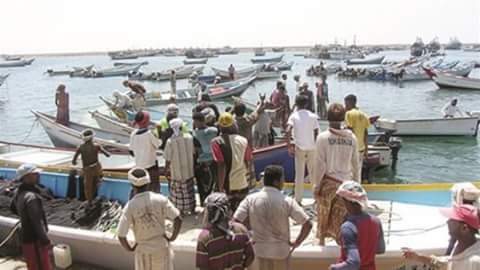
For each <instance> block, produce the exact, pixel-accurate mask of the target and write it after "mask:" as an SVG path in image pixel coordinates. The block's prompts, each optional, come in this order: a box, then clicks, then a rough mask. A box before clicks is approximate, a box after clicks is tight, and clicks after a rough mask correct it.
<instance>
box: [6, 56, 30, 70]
mask: <svg viewBox="0 0 480 270" xmlns="http://www.w3.org/2000/svg"><path fill="white" fill-rule="evenodd" d="M33 61H35V58H30V59H21V60H17V61H5V62H0V68H11V67H24V66H29V65H31V64H32V63H33Z"/></svg>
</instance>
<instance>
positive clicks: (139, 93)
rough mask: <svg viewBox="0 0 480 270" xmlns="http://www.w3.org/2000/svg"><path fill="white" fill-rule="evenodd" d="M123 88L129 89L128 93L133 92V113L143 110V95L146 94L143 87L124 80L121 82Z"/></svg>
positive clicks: (144, 104)
mask: <svg viewBox="0 0 480 270" xmlns="http://www.w3.org/2000/svg"><path fill="white" fill-rule="evenodd" d="M123 86H125V87H126V88H128V89H130V91H132V92H133V98H132V105H133V109H134V110H135V111H137V112H138V111H140V110H141V109H143V108H145V106H146V103H145V94H146V93H147V90H146V89H145V87H143V85H141V84H140V83H137V82H133V81H129V80H125V81H123Z"/></svg>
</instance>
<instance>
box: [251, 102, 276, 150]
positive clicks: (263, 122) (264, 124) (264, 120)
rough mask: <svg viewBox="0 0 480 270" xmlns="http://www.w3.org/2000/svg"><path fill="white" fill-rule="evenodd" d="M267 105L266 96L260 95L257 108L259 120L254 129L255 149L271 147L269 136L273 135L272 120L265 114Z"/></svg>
mask: <svg viewBox="0 0 480 270" xmlns="http://www.w3.org/2000/svg"><path fill="white" fill-rule="evenodd" d="M266 106H267V104H266V103H265V95H260V102H259V105H258V108H257V111H258V120H257V122H256V124H255V126H254V127H253V148H254V149H255V148H262V147H267V146H269V136H270V134H271V131H270V129H271V126H272V119H271V118H270V115H268V113H267V112H265V109H266Z"/></svg>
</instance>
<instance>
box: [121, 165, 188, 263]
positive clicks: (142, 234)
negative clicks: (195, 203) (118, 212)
mask: <svg viewBox="0 0 480 270" xmlns="http://www.w3.org/2000/svg"><path fill="white" fill-rule="evenodd" d="M128 180H129V181H130V183H131V185H132V190H133V194H134V195H133V197H132V198H131V199H130V200H129V201H128V203H127V204H126V205H125V207H124V208H123V212H122V216H121V217H120V221H119V224H118V231H117V233H118V240H119V241H120V244H121V245H122V247H123V248H124V249H125V250H127V251H129V252H134V253H135V270H149V269H156V270H157V269H158V270H173V250H172V248H171V245H170V243H171V242H173V241H175V239H176V238H177V236H178V233H179V232H180V228H181V226H182V219H181V217H180V213H179V211H178V210H177V209H176V208H175V206H173V204H172V203H171V202H170V201H169V200H168V199H167V198H166V197H164V196H163V195H161V194H157V193H154V192H150V189H149V186H150V177H149V174H148V172H147V171H146V170H144V169H141V168H133V169H131V170H130V171H129V172H128ZM166 219H168V220H170V221H173V232H172V234H171V236H167V234H166V230H165V227H166V222H165V220H166ZM130 228H131V229H132V231H133V235H134V237H135V244H134V245H133V246H132V245H130V243H129V242H128V240H127V234H128V231H129V229H130Z"/></svg>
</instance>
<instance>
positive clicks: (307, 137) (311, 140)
mask: <svg viewBox="0 0 480 270" xmlns="http://www.w3.org/2000/svg"><path fill="white" fill-rule="evenodd" d="M287 125H289V126H291V127H292V128H293V139H294V141H295V146H296V147H298V148H300V149H301V150H304V151H308V150H313V149H315V134H314V132H313V131H314V130H316V129H320V126H319V124H318V116H317V115H316V114H314V113H312V112H311V111H309V110H305V109H302V110H298V111H295V112H294V113H292V115H290V117H289V118H288V122H287Z"/></svg>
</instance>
